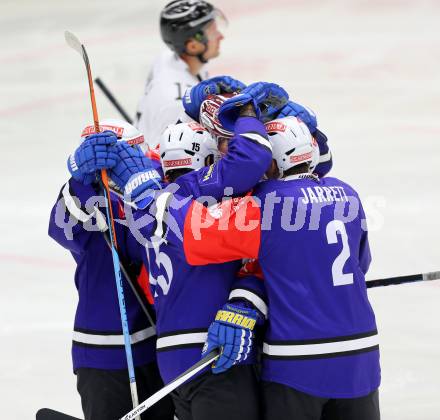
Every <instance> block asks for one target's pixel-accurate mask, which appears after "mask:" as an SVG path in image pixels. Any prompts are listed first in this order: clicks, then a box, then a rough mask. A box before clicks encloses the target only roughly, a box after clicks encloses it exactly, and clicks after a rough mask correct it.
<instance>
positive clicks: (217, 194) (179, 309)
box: [130, 117, 272, 383]
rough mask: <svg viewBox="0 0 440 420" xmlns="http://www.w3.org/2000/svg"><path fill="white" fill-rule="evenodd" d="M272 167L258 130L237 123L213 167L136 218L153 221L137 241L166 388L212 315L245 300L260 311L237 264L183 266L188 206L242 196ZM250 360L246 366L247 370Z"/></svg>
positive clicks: (245, 121)
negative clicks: (238, 277) (141, 244)
mask: <svg viewBox="0 0 440 420" xmlns="http://www.w3.org/2000/svg"><path fill="white" fill-rule="evenodd" d="M271 160H272V154H271V150H270V143H269V142H268V140H267V137H266V131H265V128H264V125H263V124H262V123H261V122H259V121H258V120H257V119H256V118H251V117H245V118H240V119H239V120H238V121H237V124H236V126H235V135H234V137H233V138H232V139H231V141H230V142H229V146H228V153H227V155H226V156H225V157H223V158H222V159H220V161H218V162H217V163H216V164H214V165H211V166H210V167H205V168H202V169H201V170H198V171H193V172H190V173H188V174H185V175H183V176H181V177H179V178H178V180H177V181H176V183H177V184H178V185H170V186H169V188H168V190H169V191H173V192H174V191H175V187H179V189H178V190H177V192H174V193H171V192H169V191H168V190H165V191H162V192H161V193H160V195H159V196H158V197H157V198H156V200H155V202H154V204H153V205H152V206H151V207H150V208H147V209H146V210H137V211H136V213H135V215H134V216H135V217H134V219H133V220H132V223H133V225H131V226H130V227H131V229H132V231H133V229H134V228H135V227H136V221H137V220H141V219H145V218H148V215H150V216H153V217H152V218H151V222H152V223H150V224H146V225H143V226H142V227H141V228H140V230H139V231H140V233H141V234H142V237H143V238H144V239H147V241H149V242H150V246H149V247H148V248H147V258H148V261H149V263H148V265H149V270H150V283H151V286H152V291H153V293H154V300H155V302H154V305H155V310H156V317H157V324H156V327H157V334H158V339H157V360H158V365H159V369H160V372H161V376H162V378H163V380H164V381H165V383H167V382H169V381H171V380H172V379H174V378H175V377H176V376H178V375H179V374H181V373H182V372H183V371H185V370H186V369H187V368H189V367H190V366H191V365H193V364H194V363H196V362H197V361H198V360H200V357H201V351H202V347H203V345H204V343H205V340H206V336H207V330H208V327H209V325H210V324H211V322H212V321H213V320H214V318H215V314H216V312H217V311H218V310H219V309H220V308H221V307H222V306H223V305H224V304H225V303H226V302H227V301H228V299H229V297H231V298H233V299H240V298H243V299H247V300H248V301H251V302H252V303H254V302H253V301H255V302H256V303H257V304H260V306H262V307H264V303H263V301H262V299H261V297H260V296H261V294H262V292H261V291H260V290H259V289H260V286H261V285H258V284H257V286H256V287H255V289H256V292H255V293H253V292H252V285H251V284H249V283H246V282H244V281H239V282H238V283H237V287H235V284H236V283H235V274H236V272H237V271H238V270H239V268H240V266H241V260H240V259H237V261H232V262H229V263H227V264H215V265H210V266H206V267H193V266H190V265H189V264H188V263H187V262H186V259H185V251H184V246H185V245H184V243H183V242H182V233H183V231H184V229H185V226H184V223H185V220H186V215H187V213H188V212H189V211H190V210H191V208H192V206H193V203H194V200H193V198H201V197H202V196H205V197H206V196H208V197H210V199H212V200H220V199H221V198H222V197H223V195H224V194H225V188H227V187H229V188H230V190H229V191H226V193H229V194H243V193H244V192H246V191H248V190H249V189H250V188H252V187H253V186H254V185H255V184H256V183H257V182H258V181H259V179H260V178H261V177H262V176H263V174H264V172H265V170H266V169H267V168H268V167H269V165H270V162H271ZM252 361H253V359H252V358H249V359H248V362H249V363H252Z"/></svg>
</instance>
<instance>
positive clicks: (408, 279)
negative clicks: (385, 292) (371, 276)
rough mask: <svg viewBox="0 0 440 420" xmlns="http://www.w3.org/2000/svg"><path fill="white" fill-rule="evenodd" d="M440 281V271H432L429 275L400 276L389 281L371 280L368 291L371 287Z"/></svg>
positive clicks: (368, 283) (368, 282) (388, 279)
mask: <svg viewBox="0 0 440 420" xmlns="http://www.w3.org/2000/svg"><path fill="white" fill-rule="evenodd" d="M439 279H440V271H431V272H429V273H419V274H411V275H408V276H398V277H390V278H387V279H379V280H370V281H367V282H366V283H367V289H370V288H371V287H380V286H392V285H397V284H404V283H414V282H418V281H431V280H439Z"/></svg>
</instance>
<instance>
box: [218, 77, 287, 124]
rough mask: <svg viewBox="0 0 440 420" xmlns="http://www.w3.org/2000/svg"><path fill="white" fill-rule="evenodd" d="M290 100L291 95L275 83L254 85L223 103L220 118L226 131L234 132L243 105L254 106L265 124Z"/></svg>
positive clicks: (258, 116)
mask: <svg viewBox="0 0 440 420" xmlns="http://www.w3.org/2000/svg"><path fill="white" fill-rule="evenodd" d="M288 100H289V94H288V93H287V92H286V91H285V90H284V89H283V88H282V87H281V86H278V85H276V84H275V83H267V82H257V83H252V84H251V85H249V86H248V87H247V88H245V89H243V91H242V92H241V93H240V94H239V95H236V96H233V97H231V98H229V99H227V100H226V101H225V102H223V104H222V105H221V106H220V109H219V111H218V118H219V120H220V123H221V124H222V126H223V128H224V129H225V130H228V131H234V125H235V121H236V120H237V118H238V117H239V115H240V107H242V106H243V105H246V104H248V103H251V104H253V106H254V108H255V112H256V114H257V118H258V119H260V120H262V121H263V122H264V121H267V120H268V119H270V116H272V115H274V114H276V113H277V112H278V111H279V110H280V109H282V108H283V107H284V106H285V105H286V104H287V101H288Z"/></svg>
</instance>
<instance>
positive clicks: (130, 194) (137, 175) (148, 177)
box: [109, 142, 161, 208]
mask: <svg viewBox="0 0 440 420" xmlns="http://www.w3.org/2000/svg"><path fill="white" fill-rule="evenodd" d="M114 149H115V151H116V153H117V156H118V160H117V163H116V165H115V166H114V167H113V168H112V169H111V170H110V171H109V176H110V178H111V180H112V181H113V182H114V183H115V184H116V185H117V186H118V188H119V189H120V190H121V191H122V192H123V193H124V201H126V202H134V203H136V204H137V206H138V207H140V208H144V207H146V206H147V205H148V204H149V203H150V202H151V200H152V199H153V195H154V191H155V190H159V189H161V176H160V175H159V173H158V172H157V171H156V170H155V169H154V167H153V164H152V162H151V159H149V158H147V157H146V156H145V155H144V154H143V152H142V150H141V149H140V147H139V146H131V145H129V144H127V143H126V142H118V143H117V144H116V145H115V146H114Z"/></svg>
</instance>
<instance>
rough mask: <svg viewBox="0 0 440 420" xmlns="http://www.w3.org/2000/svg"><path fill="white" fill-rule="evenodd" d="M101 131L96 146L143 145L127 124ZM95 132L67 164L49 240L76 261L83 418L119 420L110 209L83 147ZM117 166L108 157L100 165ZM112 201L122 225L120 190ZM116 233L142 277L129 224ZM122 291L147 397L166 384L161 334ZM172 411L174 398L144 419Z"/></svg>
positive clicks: (124, 390) (123, 396) (123, 402)
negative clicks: (160, 363) (159, 353)
mask: <svg viewBox="0 0 440 420" xmlns="http://www.w3.org/2000/svg"><path fill="white" fill-rule="evenodd" d="M101 129H102V130H110V131H106V132H105V133H100V134H99V135H98V136H99V139H100V141H101V142H102V146H99V145H98V146H96V149H99V148H103V147H105V146H104V144H105V143H108V142H110V143H113V142H115V141H116V140H117V137H120V138H121V139H123V140H124V141H126V142H128V143H129V144H133V145H136V146H135V147H139V146H142V145H143V144H144V138H143V136H142V135H141V133H140V132H139V131H138V130H136V129H135V128H134V127H133V126H131V125H130V124H127V123H125V122H123V121H119V120H103V121H102V122H101ZM92 133H94V127H93V126H88V127H86V128H85V129H84V131H83V133H82V138H81V140H82V144H81V145H80V146H79V148H78V149H77V150H76V152H75V153H74V154H73V155H72V156H71V157H70V159H69V160H68V167H69V171H70V172H71V174H72V178H70V180H69V181H68V182H67V183H66V184H65V185H64V186H63V187H62V189H61V192H60V195H59V197H58V199H57V202H56V204H55V205H54V207H53V209H52V212H51V216H50V222H49V235H50V236H51V237H52V238H53V239H54V240H55V241H57V242H58V243H59V244H60V245H61V246H63V247H64V248H66V249H67V250H68V251H70V253H71V254H72V257H73V258H74V260H75V262H76V270H75V286H76V288H77V290H78V306H77V309H76V315H75V324H74V331H73V342H72V360H73V370H74V373H75V374H76V376H77V388H78V392H79V394H80V396H81V403H82V407H83V411H84V416H85V419H86V420H89V419H92V420H100V419H102V420H104V419H105V420H109V419H118V418H120V417H121V416H122V415H123V414H125V413H126V412H127V411H129V410H130V409H131V407H132V403H131V397H130V387H129V381H128V375H127V361H126V357H125V351H124V338H123V335H122V327H121V318H120V313H119V307H118V298H117V291H116V286H115V283H114V276H115V275H114V271H113V262H112V256H111V251H110V250H109V249H108V247H107V244H106V242H105V240H104V237H103V232H105V231H106V230H107V225H106V218H105V206H104V203H103V200H102V193H101V191H100V187H99V185H98V184H97V183H96V177H95V174H94V170H95V169H97V167H98V166H99V164H98V160H99V158H97V159H94V157H93V156H90V155H89V154H88V151H87V150H86V148H87V144H86V143H84V139H85V138H86V137H87V138H88V140H90V139H91V138H90V137H88V136H90V135H91V134H92ZM92 139H93V136H92ZM129 147H130V146H129ZM89 151H90V150H89ZM98 153H99V152H98ZM114 157H115V155H113V158H114ZM111 161H112V155H109V156H107V157H106V158H105V159H104V160H103V161H102V162H101V164H108V163H109V162H111ZM88 167H89V168H88ZM90 167H91V168H92V169H90ZM111 201H112V207H113V212H114V214H115V215H118V218H119V219H121V220H123V218H124V217H123V214H122V212H121V208H122V206H121V204H120V202H119V200H118V198H117V196H116V195H113V193H112V199H111ZM115 228H116V233H117V239H118V248H119V253H120V255H121V258H125V260H127V257H128V255H129V256H130V260H131V261H130V263H129V264H127V269H128V270H129V272H130V274H132V276H133V278H134V279H135V278H136V276H138V275H139V272H140V270H141V264H142V256H141V253H140V252H139V247H138V244H137V242H136V241H135V240H134V239H133V238H132V236H131V235H129V234H128V228H127V227H126V226H124V225H123V224H122V223H116V225H115ZM141 286H142V285H141ZM123 287H124V294H125V304H126V308H127V313H128V325H129V330H130V333H131V342H132V345H133V346H132V353H133V359H134V365H135V371H136V380H137V386H138V394H139V398H140V400H144V399H145V398H147V397H148V396H149V395H151V394H153V393H154V392H156V391H158V390H159V389H160V388H161V387H162V386H163V382H162V380H161V378H160V375H159V371H158V368H157V364H156V354H155V353H156V352H155V344H156V340H155V338H156V337H155V331H154V328H153V327H152V326H151V325H150V323H149V321H148V319H147V317H146V315H145V314H144V313H143V311H142V309H141V306H140V304H139V303H138V302H137V301H136V298H135V295H134V294H133V292H132V290H131V289H130V288H129V287H128V285H127V283H126V282H125V281H124V283H123ZM173 413H174V408H173V406H172V402H171V399H169V398H166V399H165V400H163V401H161V402H160V403H158V405H157V406H155V407H153V408H152V409H151V411H148V412H147V413H146V414H144V415H143V416H142V418H144V419H154V420H159V419H162V420H172V419H173V417H174V414H173Z"/></svg>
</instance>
